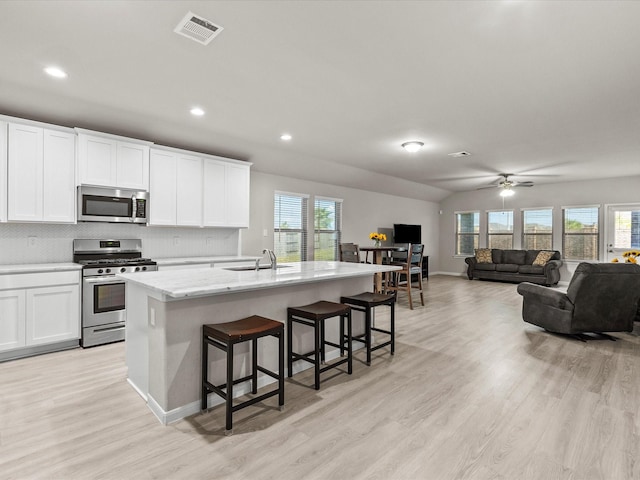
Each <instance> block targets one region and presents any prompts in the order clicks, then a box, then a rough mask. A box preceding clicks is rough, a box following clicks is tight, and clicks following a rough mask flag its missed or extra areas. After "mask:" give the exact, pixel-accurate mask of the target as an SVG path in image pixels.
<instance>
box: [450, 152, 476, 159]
mask: <svg viewBox="0 0 640 480" xmlns="http://www.w3.org/2000/svg"><path fill="white" fill-rule="evenodd" d="M447 155H449V156H450V157H456V158H458V157H468V156H470V155H471V154H470V153H469V152H465V151H462V152H454V153H448V154H447Z"/></svg>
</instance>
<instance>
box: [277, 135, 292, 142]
mask: <svg viewBox="0 0 640 480" xmlns="http://www.w3.org/2000/svg"><path fill="white" fill-rule="evenodd" d="M292 138H293V137H292V136H291V135H289V134H288V133H283V134H282V135H280V140H284V141H288V140H291V139H292Z"/></svg>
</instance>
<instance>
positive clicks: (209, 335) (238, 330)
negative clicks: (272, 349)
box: [201, 315, 284, 435]
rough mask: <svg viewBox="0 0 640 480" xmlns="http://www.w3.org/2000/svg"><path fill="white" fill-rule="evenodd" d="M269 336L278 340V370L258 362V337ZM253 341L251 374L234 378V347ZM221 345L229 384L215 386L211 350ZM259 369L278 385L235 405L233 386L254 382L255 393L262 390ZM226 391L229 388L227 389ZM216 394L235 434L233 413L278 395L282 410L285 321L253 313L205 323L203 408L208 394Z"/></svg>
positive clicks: (205, 407)
mask: <svg viewBox="0 0 640 480" xmlns="http://www.w3.org/2000/svg"><path fill="white" fill-rule="evenodd" d="M266 336H272V337H276V338H277V339H278V370H279V371H278V373H275V372H272V371H270V370H267V369H266V368H264V367H262V366H260V365H258V339H259V338H262V337H266ZM249 340H251V343H252V346H251V373H250V374H249V375H247V376H246V377H242V378H239V379H237V380H234V379H233V346H234V345H236V344H238V343H242V342H248V341H249ZM209 345H211V346H213V347H216V348H219V349H220V350H222V351H224V352H226V354H227V376H226V383H223V384H221V385H213V384H212V383H210V382H209V375H208V374H209V349H208V346H209ZM258 371H260V372H262V373H264V374H266V375H269V376H270V377H272V378H275V379H276V380H278V388H277V389H275V390H272V391H270V392H267V393H264V394H262V395H260V396H258V397H254V398H252V399H250V400H246V401H244V402H242V403H238V404H237V405H234V404H233V386H234V385H237V384H238V383H242V382H247V381H249V380H250V381H251V393H253V394H257V393H258ZM225 390H226V391H225ZM209 393H215V394H217V395H219V396H220V397H222V398H223V399H224V400H225V403H226V427H225V435H231V434H232V433H233V424H232V414H233V412H236V411H238V410H240V409H241V408H244V407H248V406H249V405H253V404H254V403H258V402H261V401H262V400H265V399H266V398H269V397H273V396H274V395H278V405H279V407H280V410H282V409H283V405H284V324H283V323H282V322H277V321H275V320H270V319H268V318H264V317H260V316H258V315H253V316H251V317H247V318H243V319H242V320H236V321H234V322H227V323H215V324H210V325H203V326H202V404H201V409H202V411H203V412H204V411H206V410H207V397H208V395H209Z"/></svg>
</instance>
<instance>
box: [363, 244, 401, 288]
mask: <svg viewBox="0 0 640 480" xmlns="http://www.w3.org/2000/svg"><path fill="white" fill-rule="evenodd" d="M398 250H402V248H401V247H394V246H392V245H389V246H379V247H376V246H374V247H360V251H361V252H365V253H366V255H367V256H368V255H369V252H372V253H373V263H377V264H378V265H382V261H383V260H382V259H383V258H385V257H386V256H388V255H389V253H390V252H395V251H398ZM382 275H383V274H382V273H376V274H374V276H373V291H374V292H376V293H382Z"/></svg>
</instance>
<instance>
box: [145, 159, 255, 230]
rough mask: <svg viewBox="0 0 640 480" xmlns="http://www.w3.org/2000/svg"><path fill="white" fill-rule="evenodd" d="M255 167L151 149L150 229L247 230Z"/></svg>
mask: <svg viewBox="0 0 640 480" xmlns="http://www.w3.org/2000/svg"><path fill="white" fill-rule="evenodd" d="M250 166H251V164H250V163H246V164H245V163H243V162H238V161H236V160H227V159H224V158H222V157H213V156H211V155H204V154H198V153H194V152H188V151H185V150H178V149H173V148H168V147H158V148H156V147H154V148H152V149H151V164H150V221H149V224H150V225H176V226H191V227H196V226H198V227H201V226H204V227H248V226H249V174H250Z"/></svg>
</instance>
